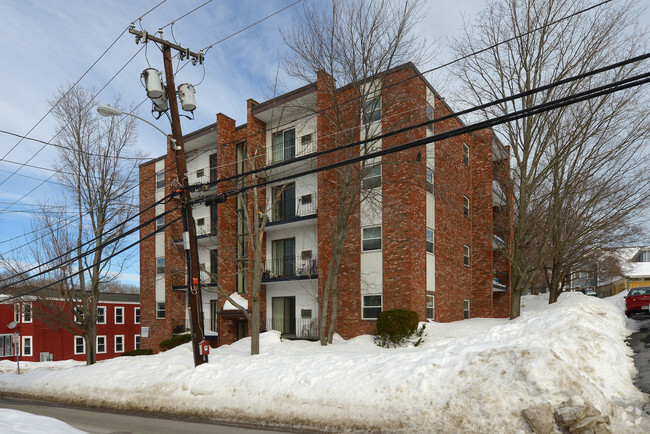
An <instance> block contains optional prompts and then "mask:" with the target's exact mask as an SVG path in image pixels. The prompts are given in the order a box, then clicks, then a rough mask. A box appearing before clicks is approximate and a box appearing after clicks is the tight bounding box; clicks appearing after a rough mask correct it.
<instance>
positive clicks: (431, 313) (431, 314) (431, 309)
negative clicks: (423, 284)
mask: <svg viewBox="0 0 650 434" xmlns="http://www.w3.org/2000/svg"><path fill="white" fill-rule="evenodd" d="M427 319H431V320H435V319H436V312H435V296H433V295H427Z"/></svg>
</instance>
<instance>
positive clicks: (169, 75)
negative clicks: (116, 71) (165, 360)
mask: <svg viewBox="0 0 650 434" xmlns="http://www.w3.org/2000/svg"><path fill="white" fill-rule="evenodd" d="M129 32H130V33H131V34H134V35H135V36H136V43H138V42H142V43H143V44H144V43H146V42H147V41H153V42H155V43H157V44H159V45H161V46H162V47H163V62H164V66H165V87H166V89H167V98H168V102H169V111H170V114H171V126H172V136H173V137H174V139H175V140H176V142H175V143H172V142H170V143H169V146H171V147H172V151H173V152H174V155H175V157H176V172H177V176H178V181H179V182H180V184H181V186H182V187H183V189H182V191H181V201H182V204H183V206H182V213H183V219H182V220H183V246H184V248H185V260H186V264H187V303H188V307H189V310H190V324H191V325H190V327H191V329H190V330H191V331H190V332H191V334H192V350H193V354H194V366H195V367H196V366H199V365H201V364H203V363H206V362H207V361H208V356H207V355H204V356H202V355H201V354H200V348H199V344H200V343H201V341H203V339H204V333H203V326H204V325H203V306H202V301H201V280H200V271H199V252H198V247H197V243H196V227H195V225H194V218H193V217H192V202H191V198H190V192H189V190H188V187H189V182H188V179H187V162H186V159H185V145H184V143H183V133H182V131H181V122H180V116H179V112H178V101H177V98H176V86H175V84H174V69H173V66H172V56H171V49H172V48H173V49H174V50H176V51H178V52H179V53H181V59H182V58H184V57H186V58H190V57H192V58H193V59H194V61H196V62H199V63H202V62H203V53H202V52H199V53H194V52H192V51H190V50H189V49H186V48H182V47H180V46H179V45H177V44H174V43H172V42H169V41H166V40H164V39H162V38H158V37H155V36H152V35H150V34H148V33H147V32H142V31H139V30H136V29H135V28H134V27H133V26H132V27H131V28H129ZM188 242H189V246H187V243H188ZM188 247H189V248H188Z"/></svg>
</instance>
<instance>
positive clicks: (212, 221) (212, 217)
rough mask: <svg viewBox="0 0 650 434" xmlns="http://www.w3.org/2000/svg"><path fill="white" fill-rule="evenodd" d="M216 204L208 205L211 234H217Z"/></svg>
mask: <svg viewBox="0 0 650 434" xmlns="http://www.w3.org/2000/svg"><path fill="white" fill-rule="evenodd" d="M217 213H218V210H217V206H216V205H210V233H211V234H212V235H216V234H217V221H218V220H217Z"/></svg>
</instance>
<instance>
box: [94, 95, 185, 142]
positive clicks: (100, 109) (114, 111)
mask: <svg viewBox="0 0 650 434" xmlns="http://www.w3.org/2000/svg"><path fill="white" fill-rule="evenodd" d="M97 113H99V114H100V115H102V116H104V117H115V116H122V115H126V116H131V117H134V118H136V119H140V120H141V121H142V122H145V123H147V124H149V125H151V126H152V127H154V128H155V129H157V130H158V131H160V132H161V133H163V134H164V135H165V137H167V138H168V139H169V140H170V141H171V142H172V149H174V150H175V151H178V150H179V149H180V147H179V146H178V145H177V144H176V139H175V138H173V137H172V136H171V134H167V133H166V132H164V131H163V130H161V129H160V128H159V127H158V126H156V124H154V123H152V122H149V121H148V120H146V119H144V118H141V117H140V116H138V115H134V114H133V113H129V112H123V111H122V110H120V109H118V108H115V107H112V106H110V105H108V104H100V105H98V106H97Z"/></svg>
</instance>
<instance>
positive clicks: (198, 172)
mask: <svg viewBox="0 0 650 434" xmlns="http://www.w3.org/2000/svg"><path fill="white" fill-rule="evenodd" d="M203 176H204V172H203V169H198V170H197V171H196V177H197V178H203Z"/></svg>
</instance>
